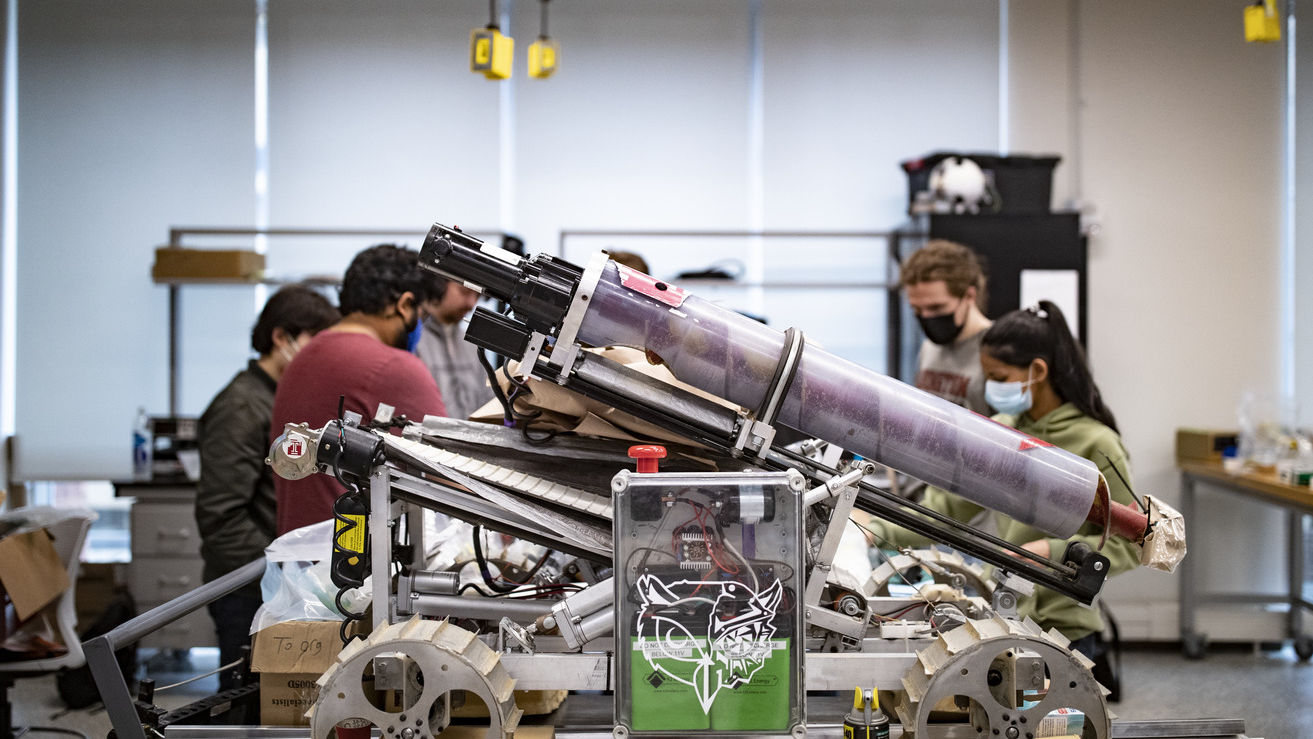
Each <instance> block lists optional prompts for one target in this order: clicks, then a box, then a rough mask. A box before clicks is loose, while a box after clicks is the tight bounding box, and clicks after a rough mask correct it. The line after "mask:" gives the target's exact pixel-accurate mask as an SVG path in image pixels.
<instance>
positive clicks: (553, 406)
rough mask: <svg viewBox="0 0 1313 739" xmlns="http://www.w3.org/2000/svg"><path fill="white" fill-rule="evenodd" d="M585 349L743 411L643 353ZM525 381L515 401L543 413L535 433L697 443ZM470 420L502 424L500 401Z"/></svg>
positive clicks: (519, 407)
mask: <svg viewBox="0 0 1313 739" xmlns="http://www.w3.org/2000/svg"><path fill="white" fill-rule="evenodd" d="M584 351H588V352H592V353H595V354H599V355H601V356H603V357H605V358H607V359H609V360H611V361H614V362H618V363H620V364H622V365H624V366H625V367H628V368H629V369H632V370H634V371H636V372H640V373H642V374H644V375H646V376H648V377H651V378H653V379H656V380H660V381H661V382H664V383H666V384H668V385H671V386H673V387H677V388H680V389H683V390H686V391H688V392H690V393H692V394H694V395H696V396H698V397H700V398H705V399H707V400H710V401H712V402H714V403H717V404H719V405H721V406H723V407H725V408H731V409H734V410H738V406H736V405H734V404H733V403H730V402H728V401H726V400H723V399H721V398H717V397H716V396H714V395H711V394H710V393H706V392H703V391H702V390H699V389H697V388H695V387H693V386H692V385H686V384H684V383H682V382H680V381H679V380H677V379H675V376H674V375H673V374H672V373H671V372H670V369H669V368H667V367H666V366H664V365H653V364H651V363H650V362H648V361H647V355H646V354H645V353H644V352H643V351H641V350H639V349H633V348H631V347H624V346H614V347H605V348H602V349H585V350H584ZM508 369H509V370H510V371H511V372H512V373H514V372H517V371H518V370H519V365H518V364H516V363H514V362H512V363H511V365H510V367H509V368H508ZM497 381H498V384H499V385H501V388H502V391H503V392H505V393H507V395H508V396H509V395H510V393H511V391H512V390H513V389H514V386H513V385H512V384H511V383H510V382H509V381H508V380H507V379H506V378H505V376H504V375H503V374H502V373H498V375H497ZM526 382H527V383H528V388H529V392H528V393H527V394H526V393H524V392H523V391H522V392H521V394H520V395H519V397H517V398H516V399H515V410H516V412H518V413H522V414H528V413H532V412H533V411H538V412H540V414H541V415H539V416H538V417H536V418H534V419H533V421H532V427H533V429H534V430H535V431H573V432H574V433H576V434H580V435H582V436H595V437H600V438H605V439H620V440H623V441H643V440H646V441H665V442H671V443H681V444H690V445H693V444H692V442H691V441H690V440H688V439H686V438H684V437H682V436H680V435H678V434H675V433H672V432H671V431H669V430H667V429H664V428H662V427H660V426H657V425H655V424H652V423H648V422H647V421H644V420H642V419H640V418H637V417H635V416H633V415H630V414H628V413H625V412H623V411H619V410H616V409H615V408H612V407H610V406H608V405H606V404H604V403H600V402H598V401H595V400H591V399H589V398H586V397H584V396H583V395H580V394H579V393H576V392H575V391H573V390H570V389H569V388H566V387H562V386H560V385H557V384H556V383H554V382H543V381H540V380H536V379H529V380H526ZM470 418H471V419H473V420H476V421H488V422H493V423H496V422H500V421H501V420H502V419H503V414H502V407H501V404H500V403H499V402H498V401H497V400H495V399H494V400H491V401H489V402H488V403H487V404H485V405H484V406H483V407H482V408H480V409H478V410H477V411H475V412H474V413H473V414H472V415H471V416H470ZM694 446H696V445H694Z"/></svg>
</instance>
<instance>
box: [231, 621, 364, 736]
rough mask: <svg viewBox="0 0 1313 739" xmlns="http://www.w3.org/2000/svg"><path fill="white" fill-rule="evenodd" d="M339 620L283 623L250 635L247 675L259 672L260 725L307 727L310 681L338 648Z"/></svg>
mask: <svg viewBox="0 0 1313 739" xmlns="http://www.w3.org/2000/svg"><path fill="white" fill-rule="evenodd" d="M341 625H342V624H341V622H339V621H288V622H285V623H281V624H275V625H273V626H270V627H269V628H267V629H264V630H262V631H260V632H259V633H257V634H256V635H255V640H254V644H253V645H252V648H251V671H252V672H258V673H260V723H261V724H266V725H270V726H309V725H310V722H309V721H308V720H307V719H306V717H305V712H306V711H308V710H310V707H311V706H313V705H314V703H315V697H316V695H317V694H318V690H319V689H318V686H317V685H315V681H316V680H318V679H319V677H320V676H321V675H323V674H324V672H325V671H326V670H327V669H328V668H329V667H331V666H332V664H333V660H334V659H335V658H336V657H337V654H338V652H340V651H341V650H342V639H341V637H340V636H339V635H338V629H339V628H340V627H341Z"/></svg>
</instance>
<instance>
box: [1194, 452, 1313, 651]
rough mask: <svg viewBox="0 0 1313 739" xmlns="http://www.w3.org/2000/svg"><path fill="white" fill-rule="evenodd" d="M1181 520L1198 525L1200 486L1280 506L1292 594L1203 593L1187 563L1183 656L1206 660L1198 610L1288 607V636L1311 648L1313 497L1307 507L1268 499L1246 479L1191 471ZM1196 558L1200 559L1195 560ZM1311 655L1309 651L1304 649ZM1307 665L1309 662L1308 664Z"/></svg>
mask: <svg viewBox="0 0 1313 739" xmlns="http://www.w3.org/2000/svg"><path fill="white" fill-rule="evenodd" d="M1180 472H1181V515H1182V516H1183V517H1184V518H1185V526H1186V530H1187V531H1188V530H1190V529H1191V528H1192V527H1193V526H1194V525H1195V523H1196V521H1195V516H1196V515H1197V507H1196V506H1197V498H1196V496H1197V493H1198V486H1199V483H1201V482H1202V483H1207V484H1210V485H1216V486H1217V487H1219V488H1222V489H1224V490H1226V491H1228V492H1231V493H1234V494H1236V495H1240V496H1242V497H1244V498H1247V499H1250V500H1255V501H1258V502H1260V503H1266V504H1268V505H1274V506H1279V507H1281V508H1284V509H1285V511H1286V538H1287V542H1286V568H1287V580H1286V584H1287V588H1286V592H1285V593H1284V594H1281V595H1271V594H1265V593H1212V592H1201V590H1200V586H1199V583H1198V582H1196V579H1197V578H1198V571H1197V568H1196V567H1195V566H1194V558H1192V557H1186V558H1185V559H1183V560H1182V561H1181V566H1180V570H1181V572H1180V577H1181V580H1180V595H1181V598H1180V600H1181V604H1180V637H1181V643H1182V647H1183V651H1184V652H1185V655H1186V656H1187V657H1202V656H1203V654H1204V640H1205V637H1204V635H1203V634H1202V633H1200V632H1199V631H1198V630H1197V629H1196V628H1195V616H1196V611H1197V610H1198V608H1199V606H1207V605H1257V604H1271V603H1284V604H1286V605H1287V607H1289V609H1290V610H1289V612H1288V613H1287V615H1286V636H1287V637H1288V638H1290V639H1293V640H1295V641H1296V642H1297V645H1299V646H1302V644H1301V643H1304V644H1307V643H1308V640H1313V636H1310V634H1308V633H1307V632H1305V631H1304V611H1306V610H1307V611H1310V612H1313V602H1311V601H1309V600H1307V599H1306V598H1304V579H1305V572H1304V516H1306V515H1310V514H1313V496H1310V497H1309V499H1308V500H1307V501H1306V502H1302V503H1301V502H1299V501H1298V500H1295V499H1292V498H1283V497H1278V496H1276V495H1271V494H1268V493H1265V492H1264V491H1263V490H1262V489H1260V488H1258V487H1255V486H1250V485H1245V484H1244V481H1243V479H1242V478H1232V477H1229V476H1214V475H1207V474H1201V473H1199V472H1194V471H1191V470H1188V469H1181V471H1180ZM1196 556H1197V555H1196ZM1302 648H1304V649H1308V648H1309V647H1308V646H1302ZM1306 659H1307V658H1306Z"/></svg>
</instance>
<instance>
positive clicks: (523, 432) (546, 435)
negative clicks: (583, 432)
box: [520, 426, 561, 446]
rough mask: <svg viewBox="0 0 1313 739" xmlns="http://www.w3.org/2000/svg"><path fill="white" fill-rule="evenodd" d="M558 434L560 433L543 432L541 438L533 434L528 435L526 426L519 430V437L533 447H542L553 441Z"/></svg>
mask: <svg viewBox="0 0 1313 739" xmlns="http://www.w3.org/2000/svg"><path fill="white" fill-rule="evenodd" d="M559 433H561V432H559V431H544V432H543V435H542V436H534V435H533V434H531V433H529V427H528V426H525V427H523V428H521V429H520V436H523V437H524V440H525V441H527V442H529V443H530V444H533V445H534V446H542V445H543V444H546V443H548V442H550V441H551V440H552V439H555V438H556V435H557V434H559Z"/></svg>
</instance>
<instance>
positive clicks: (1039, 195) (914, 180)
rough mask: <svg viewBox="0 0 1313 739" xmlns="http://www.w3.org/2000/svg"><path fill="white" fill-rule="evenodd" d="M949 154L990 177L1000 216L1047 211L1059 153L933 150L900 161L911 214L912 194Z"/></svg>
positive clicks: (924, 187) (926, 186)
mask: <svg viewBox="0 0 1313 739" xmlns="http://www.w3.org/2000/svg"><path fill="white" fill-rule="evenodd" d="M949 157H965V158H967V159H971V160H972V161H974V162H975V163H976V164H979V165H980V168H981V169H982V170H984V171H985V174H986V175H987V176H990V177H991V178H992V180H993V183H994V189H995V191H997V193H998V199H999V208H998V210H997V211H994V212H996V213H1000V214H1004V215H1041V214H1047V213H1049V212H1050V203H1051V201H1052V200H1053V170H1054V168H1056V167H1057V166H1058V162H1060V161H1062V157H1059V156H1006V157H1003V156H999V155H997V154H983V153H976V154H971V153H961V152H951V151H937V152H935V153H933V154H927V155H925V156H923V157H921V158H919V159H909V160H907V161H905V162H903V163H902V165H901V166H902V168H903V171H904V172H906V173H907V212H908V213H909V214H911V213H912V205H913V203H914V202H915V201H916V194H917V193H919V192H922V191H924V190H928V189H929V187H930V172H931V171H932V170H933V169H934V168H935V165H937V164H939V163H940V162H942V161H944V160H945V159H948V158H949Z"/></svg>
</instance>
